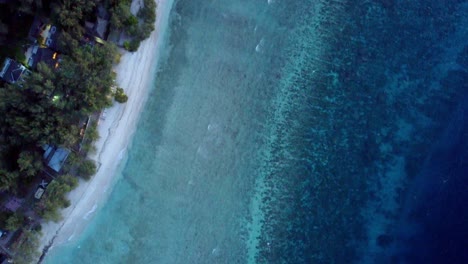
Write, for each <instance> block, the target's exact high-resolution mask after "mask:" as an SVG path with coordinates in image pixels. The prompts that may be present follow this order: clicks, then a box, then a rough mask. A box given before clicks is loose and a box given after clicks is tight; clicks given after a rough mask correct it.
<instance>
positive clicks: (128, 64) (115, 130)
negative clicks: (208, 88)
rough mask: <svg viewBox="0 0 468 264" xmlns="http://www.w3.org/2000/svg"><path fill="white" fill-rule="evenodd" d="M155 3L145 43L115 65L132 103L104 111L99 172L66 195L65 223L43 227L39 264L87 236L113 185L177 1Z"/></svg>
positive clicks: (98, 144) (94, 157)
mask: <svg viewBox="0 0 468 264" xmlns="http://www.w3.org/2000/svg"><path fill="white" fill-rule="evenodd" d="M155 2H156V3H157V10H156V21H155V30H154V31H153V32H152V33H151V35H150V37H149V38H148V39H146V40H144V41H142V42H141V45H140V47H139V49H138V50H137V51H136V52H134V53H130V52H124V53H123V55H122V57H121V59H120V62H119V63H118V64H117V65H116V66H115V67H114V70H115V72H116V73H117V77H116V82H117V85H118V86H119V87H122V88H123V89H124V90H125V93H126V94H127V95H128V101H127V102H126V103H124V104H119V103H117V102H115V103H114V105H113V106H112V107H110V108H107V109H104V110H103V114H102V115H101V117H100V120H99V124H98V131H99V135H100V138H99V139H98V140H97V141H96V142H95V147H96V152H95V153H92V154H89V155H88V158H90V159H92V160H94V161H95V162H96V164H97V167H98V169H97V172H96V174H95V175H94V176H93V178H91V179H90V180H89V181H84V180H82V179H80V182H79V186H78V187H77V188H76V189H75V190H73V191H71V192H70V193H69V194H68V195H67V198H68V199H69V200H70V202H71V206H69V207H68V208H65V209H63V210H62V211H61V214H62V217H63V219H62V220H61V221H59V222H57V223H54V222H45V223H43V224H42V234H43V235H42V236H41V237H40V240H39V248H38V250H39V252H40V253H41V256H40V259H39V263H40V262H41V261H42V260H43V259H44V258H45V256H46V254H47V253H48V252H49V250H50V249H52V248H54V246H57V245H61V244H65V243H67V242H70V241H72V240H73V238H74V237H75V235H79V234H80V233H82V232H83V230H84V229H85V228H86V226H87V225H88V223H89V220H90V219H91V218H92V217H93V215H94V213H95V212H96V211H97V210H98V209H99V208H100V207H102V205H103V204H104V202H105V200H106V199H107V197H108V195H109V193H110V191H109V190H111V188H112V184H113V183H115V180H116V174H117V172H118V167H119V166H120V164H121V161H122V160H123V157H124V156H125V154H126V152H127V149H128V146H129V144H130V143H131V139H132V138H133V134H134V132H135V130H136V126H137V123H138V120H139V116H140V113H141V111H142V108H143V106H144V105H145V103H146V99H147V96H148V94H149V91H150V85H151V84H152V83H153V81H154V79H155V75H156V70H157V68H158V64H159V60H160V57H161V53H162V47H163V45H164V41H165V39H166V37H165V35H166V31H167V28H168V22H169V13H170V10H171V8H172V2H173V0H155ZM116 160H117V161H118V162H116ZM108 191H109V192H108Z"/></svg>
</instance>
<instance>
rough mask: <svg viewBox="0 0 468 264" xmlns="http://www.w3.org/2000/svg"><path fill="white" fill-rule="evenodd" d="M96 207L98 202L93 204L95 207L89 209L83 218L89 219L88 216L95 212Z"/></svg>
mask: <svg viewBox="0 0 468 264" xmlns="http://www.w3.org/2000/svg"><path fill="white" fill-rule="evenodd" d="M96 209H97V204H94V205H93V208H91V210H89V211H88V212H87V213H86V214H85V216H83V219H85V220H88V217H89V216H90V215H91V214H92V213H94V212H95V211H96ZM72 236H73V235H72Z"/></svg>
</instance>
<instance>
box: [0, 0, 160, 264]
mask: <svg viewBox="0 0 468 264" xmlns="http://www.w3.org/2000/svg"><path fill="white" fill-rule="evenodd" d="M143 2H144V4H143V7H142V8H141V9H140V10H139V12H138V13H137V14H136V15H133V14H132V13H131V12H130V5H131V0H105V1H104V0H97V1H87V0H18V1H7V3H3V4H0V64H2V63H3V60H4V59H5V58H6V57H10V58H13V59H15V60H16V61H18V62H20V63H23V64H25V56H24V52H25V47H28V46H30V45H31V43H32V42H31V41H32V40H31V38H30V36H28V32H29V29H30V27H31V25H32V22H33V20H34V17H35V16H39V17H41V19H43V20H41V21H47V23H51V24H53V25H54V26H56V27H57V31H58V32H59V33H60V34H59V38H58V40H57V42H56V44H57V46H56V47H55V50H54V51H57V52H58V53H59V54H60V55H59V56H60V61H59V66H58V67H57V65H55V67H51V66H48V65H47V64H45V63H42V62H40V63H39V64H38V65H37V67H35V68H34V71H30V72H29V73H28V74H25V75H23V80H22V81H19V82H17V83H15V84H8V83H4V82H1V81H0V112H2V114H3V117H2V118H1V119H0V195H1V196H2V197H3V198H4V199H5V198H8V197H10V196H11V195H15V196H18V197H21V198H23V199H25V200H26V201H27V202H26V204H28V205H29V206H32V208H33V209H34V212H35V214H36V215H37V216H39V217H40V218H43V219H45V220H52V221H58V220H60V218H61V216H60V213H59V209H61V208H65V207H68V206H69V205H70V202H69V201H68V200H67V199H66V194H67V193H68V192H69V191H71V190H72V189H74V188H75V187H76V186H77V185H78V179H79V178H78V177H81V178H83V179H85V180H87V179H90V178H91V177H92V175H94V174H95V172H96V164H95V163H94V162H93V161H91V160H89V159H87V158H86V155H87V153H89V152H92V151H94V145H93V142H94V141H95V140H97V139H98V138H99V134H98V132H97V119H98V116H99V115H98V113H99V112H100V111H101V110H102V109H103V108H106V107H109V106H110V105H111V104H112V102H113V100H114V99H115V101H117V102H121V103H124V102H126V101H127V100H128V97H127V95H126V94H125V93H124V91H123V89H122V88H117V89H116V91H115V92H112V91H111V87H113V86H115V83H114V82H115V77H116V76H115V73H114V72H112V66H113V64H114V63H118V61H119V59H120V53H119V52H118V49H117V47H116V46H115V45H114V44H112V43H106V42H103V41H100V42H99V44H98V43H95V42H88V41H84V39H85V38H87V39H89V38H88V37H85V32H87V31H86V29H85V21H91V22H92V23H95V22H96V21H97V16H98V13H100V14H101V15H102V16H104V17H107V18H109V19H110V20H109V25H110V27H109V28H110V30H111V31H114V32H117V33H119V32H124V33H125V34H124V35H125V36H126V37H125V40H126V41H125V42H124V43H123V47H124V48H126V49H127V50H131V51H134V50H136V49H138V46H139V45H140V41H142V40H143V39H145V38H147V37H148V36H149V34H150V33H151V31H152V30H153V29H154V21H155V18H156V15H155V8H156V6H155V2H154V1H153V0H144V1H143ZM103 9H104V13H103V12H102V10H103ZM98 10H99V12H98ZM106 12H107V13H106ZM86 34H89V32H88V33H86ZM117 35H119V34H117ZM88 36H89V35H88ZM38 40H39V41H40V40H43V38H42V37H40V36H39V37H38ZM54 41H55V40H54ZM83 120H87V121H86V122H84V121H83ZM85 128H86V130H84V129H85ZM46 145H50V146H57V147H62V148H66V149H69V150H72V152H71V153H70V154H69V155H68V159H67V160H66V162H65V164H64V166H63V167H62V170H61V173H65V174H66V175H60V173H58V174H55V173H54V172H52V174H53V175H52V177H55V179H54V180H52V179H51V178H50V179H49V180H47V181H48V182H49V184H48V186H47V187H46V188H45V192H44V194H43V195H42V198H41V199H39V200H35V199H34V197H32V196H33V193H32V192H34V191H35V190H37V186H38V185H37V184H38V182H39V180H42V179H43V178H44V177H45V178H48V177H51V176H50V175H51V174H50V173H51V172H47V173H46V172H45V171H47V170H48V168H47V165H46V164H47V163H46V161H45V160H44V157H43V153H44V146H46ZM49 171H50V169H49ZM26 211H27V209H26V208H20V209H18V211H17V212H16V213H12V212H9V211H5V212H2V213H1V214H0V229H2V230H9V231H13V232H15V235H14V239H13V241H15V242H14V245H13V246H12V250H13V252H16V254H15V256H14V258H15V263H29V262H31V261H32V260H34V259H35V258H36V257H37V254H38V252H37V250H36V249H37V244H38V239H37V235H38V234H39V233H38V232H37V229H40V225H38V224H37V222H34V221H35V220H37V219H34V218H31V217H29V216H28V218H26V217H25V216H24V214H23V213H24V212H26ZM31 221H33V222H31ZM32 229H35V230H36V231H34V230H32ZM18 230H19V231H18Z"/></svg>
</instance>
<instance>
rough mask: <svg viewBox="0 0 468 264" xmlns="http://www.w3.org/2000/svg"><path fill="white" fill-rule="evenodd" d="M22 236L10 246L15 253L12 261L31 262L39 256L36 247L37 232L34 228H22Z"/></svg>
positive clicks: (37, 243) (37, 240) (18, 262)
mask: <svg viewBox="0 0 468 264" xmlns="http://www.w3.org/2000/svg"><path fill="white" fill-rule="evenodd" d="M21 236H22V237H21V238H20V239H19V240H17V242H16V243H15V244H14V245H13V246H12V247H13V250H15V251H16V252H17V253H16V255H15V256H14V258H13V260H14V263H17V264H23V263H24V264H27V263H33V262H34V261H35V260H36V259H37V257H38V256H39V254H40V253H39V252H38V251H37V248H38V246H39V233H38V232H37V231H34V230H24V231H23V233H22V235H21Z"/></svg>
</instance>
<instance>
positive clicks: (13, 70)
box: [0, 58, 29, 84]
mask: <svg viewBox="0 0 468 264" xmlns="http://www.w3.org/2000/svg"><path fill="white" fill-rule="evenodd" d="M27 73H29V71H28V69H26V67H25V66H24V65H22V64H21V63H19V62H17V61H15V60H13V59H10V58H6V59H5V61H4V62H3V66H2V68H1V71H0V78H1V79H3V80H4V81H5V82H7V83H11V84H13V83H16V82H18V81H21V80H23V77H24V75H25V74H27Z"/></svg>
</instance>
